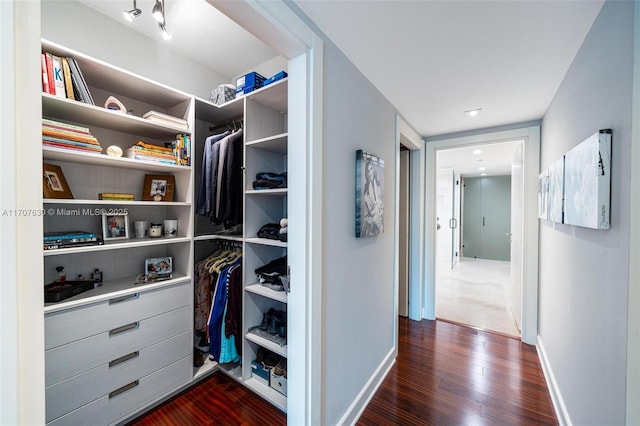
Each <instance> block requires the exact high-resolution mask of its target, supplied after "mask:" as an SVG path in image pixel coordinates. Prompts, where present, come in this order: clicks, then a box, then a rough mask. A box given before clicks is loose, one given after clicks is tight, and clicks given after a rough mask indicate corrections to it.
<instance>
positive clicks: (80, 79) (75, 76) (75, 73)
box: [67, 56, 95, 105]
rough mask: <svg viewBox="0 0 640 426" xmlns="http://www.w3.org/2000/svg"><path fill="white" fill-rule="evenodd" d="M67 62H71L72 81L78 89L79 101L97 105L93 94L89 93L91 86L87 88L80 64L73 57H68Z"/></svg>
mask: <svg viewBox="0 0 640 426" xmlns="http://www.w3.org/2000/svg"><path fill="white" fill-rule="evenodd" d="M67 61H68V62H69V68H70V70H71V79H72V80H73V84H74V86H75V87H77V89H78V93H79V100H80V101H81V102H84V103H86V104H89V105H95V102H94V101H93V97H91V92H90V91H89V86H87V82H86V80H85V79H84V75H82V71H81V70H80V67H79V66H78V62H77V61H76V60H75V59H74V58H73V57H71V56H67Z"/></svg>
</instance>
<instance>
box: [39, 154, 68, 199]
mask: <svg viewBox="0 0 640 426" xmlns="http://www.w3.org/2000/svg"><path fill="white" fill-rule="evenodd" d="M42 195H43V196H44V198H73V194H72V193H71V189H70V188H69V184H68V183H67V179H65V177H64V173H62V169H61V168H60V166H56V165H54V164H47V163H43V164H42Z"/></svg>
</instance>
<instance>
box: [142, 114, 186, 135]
mask: <svg viewBox="0 0 640 426" xmlns="http://www.w3.org/2000/svg"><path fill="white" fill-rule="evenodd" d="M142 118H144V119H145V120H149V121H153V122H154V123H158V124H163V125H165V126H170V127H177V128H179V129H182V130H183V131H185V132H187V131H189V126H188V124H187V120H184V119H182V118H177V117H173V116H171V115H168V114H163V113H161V112H157V111H149V112H147V113H145V114H144V115H143V116H142Z"/></svg>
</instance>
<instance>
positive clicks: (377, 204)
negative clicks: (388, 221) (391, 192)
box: [355, 149, 384, 238]
mask: <svg viewBox="0 0 640 426" xmlns="http://www.w3.org/2000/svg"><path fill="white" fill-rule="evenodd" d="M355 198H356V237H358V238H360V237H374V236H376V235H378V234H381V233H382V232H383V231H384V201H383V200H384V160H382V159H381V158H379V157H376V156H375V155H373V154H369V153H367V152H365V151H363V150H361V149H359V150H357V151H356V197H355Z"/></svg>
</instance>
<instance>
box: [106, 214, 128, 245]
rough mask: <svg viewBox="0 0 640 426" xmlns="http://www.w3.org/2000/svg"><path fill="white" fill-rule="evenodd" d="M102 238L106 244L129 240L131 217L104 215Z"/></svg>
mask: <svg viewBox="0 0 640 426" xmlns="http://www.w3.org/2000/svg"><path fill="white" fill-rule="evenodd" d="M102 238H103V239H104V241H105V242H107V241H113V240H127V239H129V215H128V214H103V215H102Z"/></svg>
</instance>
